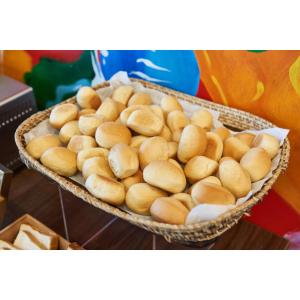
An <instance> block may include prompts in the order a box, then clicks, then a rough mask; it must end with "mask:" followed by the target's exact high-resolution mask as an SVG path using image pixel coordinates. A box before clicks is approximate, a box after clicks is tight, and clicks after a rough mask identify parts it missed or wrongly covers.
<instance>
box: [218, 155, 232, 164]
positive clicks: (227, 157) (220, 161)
mask: <svg viewBox="0 0 300 300" xmlns="http://www.w3.org/2000/svg"><path fill="white" fill-rule="evenodd" d="M226 160H235V159H234V158H232V157H229V156H224V157H222V158H221V159H220V160H219V164H221V163H222V162H223V161H226Z"/></svg>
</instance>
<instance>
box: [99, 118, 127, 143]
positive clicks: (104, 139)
mask: <svg viewBox="0 0 300 300" xmlns="http://www.w3.org/2000/svg"><path fill="white" fill-rule="evenodd" d="M95 138H96V141H97V143H98V145H99V146H100V147H103V148H107V149H110V148H111V147H113V146H114V145H115V144H120V143H123V144H127V145H129V144H130V142H131V132H130V130H129V129H128V128H127V127H126V126H124V125H122V124H118V123H115V122H105V123H103V124H101V125H100V126H99V127H98V128H97V130H96V135H95Z"/></svg>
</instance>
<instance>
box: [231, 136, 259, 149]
mask: <svg viewBox="0 0 300 300" xmlns="http://www.w3.org/2000/svg"><path fill="white" fill-rule="evenodd" d="M235 137H236V138H238V139H239V140H241V141H242V142H244V143H245V144H246V145H247V146H248V147H250V148H251V145H252V142H253V140H254V139H255V134H253V133H248V132H239V133H237V134H236V135H235Z"/></svg>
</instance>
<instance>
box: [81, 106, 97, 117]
mask: <svg viewBox="0 0 300 300" xmlns="http://www.w3.org/2000/svg"><path fill="white" fill-rule="evenodd" d="M95 113H96V109H93V108H84V109H82V110H80V111H79V113H78V119H79V118H80V117H81V116H84V115H93V114H95Z"/></svg>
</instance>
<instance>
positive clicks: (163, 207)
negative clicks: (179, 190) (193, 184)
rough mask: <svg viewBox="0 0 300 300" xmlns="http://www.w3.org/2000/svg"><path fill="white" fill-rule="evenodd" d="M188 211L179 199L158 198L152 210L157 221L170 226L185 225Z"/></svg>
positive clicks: (152, 214)
mask: <svg viewBox="0 0 300 300" xmlns="http://www.w3.org/2000/svg"><path fill="white" fill-rule="evenodd" d="M188 212H189V211H188V209H187V208H186V207H185V206H184V205H183V204H182V203H181V202H180V201H179V200H177V199H175V198H171V197H162V198H157V199H156V200H155V201H154V202H153V204H152V205H151V208H150V213H151V216H152V218H153V219H154V220H155V221H158V222H162V223H168V224H177V225H180V224H184V222H185V219H186V217H187V214H188Z"/></svg>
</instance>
